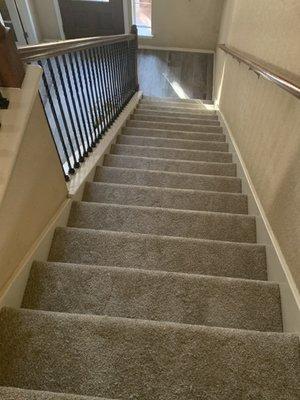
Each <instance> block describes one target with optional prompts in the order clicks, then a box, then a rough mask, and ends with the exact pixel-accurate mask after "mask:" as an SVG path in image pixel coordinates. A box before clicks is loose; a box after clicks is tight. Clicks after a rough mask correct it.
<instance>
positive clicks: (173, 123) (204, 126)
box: [126, 119, 222, 133]
mask: <svg viewBox="0 0 300 400" xmlns="http://www.w3.org/2000/svg"><path fill="white" fill-rule="evenodd" d="M132 121H133V122H142V123H143V122H146V123H151V124H158V123H159V122H156V121H138V120H134V119H131V120H129V121H128V122H132ZM164 123H165V124H169V125H174V126H177V125H185V126H197V127H202V128H212V127H213V128H222V126H214V125H205V124H202V125H201V124H179V123H175V122H164ZM126 126H127V127H130V125H126ZM145 128H148V127H147V126H145ZM163 129H164V130H168V129H167V128H163ZM170 130H172V131H173V130H174V129H170ZM183 132H198V131H183ZM199 133H201V131H199ZM211 133H214V132H211Z"/></svg>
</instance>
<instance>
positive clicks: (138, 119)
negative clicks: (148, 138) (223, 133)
mask: <svg viewBox="0 0 300 400" xmlns="http://www.w3.org/2000/svg"><path fill="white" fill-rule="evenodd" d="M135 116H137V117H141V118H135ZM144 118H145V119H144ZM151 118H171V119H172V117H171V116H164V115H156V116H155V115H149V114H142V113H141V114H136V115H135V114H133V115H132V117H131V118H130V120H131V121H145V122H166V123H169V121H164V120H162V121H159V120H158V121H153V120H151ZM174 118H177V119H182V120H183V121H182V122H181V121H177V123H179V124H181V123H185V121H184V120H186V121H191V120H193V118H188V117H176V116H174ZM195 121H196V118H195ZM208 121H213V122H216V123H214V124H208V123H203V125H209V126H220V121H219V120H218V119H209V118H199V120H198V121H197V122H200V124H199V123H197V124H189V123H187V125H202V124H201V122H208ZM170 123H171V124H173V123H174V124H175V122H170Z"/></svg>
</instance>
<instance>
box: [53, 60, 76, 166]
mask: <svg viewBox="0 0 300 400" xmlns="http://www.w3.org/2000/svg"><path fill="white" fill-rule="evenodd" d="M47 66H48V69H49V72H50V75H51V79H52V83H53V87H54V91H55V94H56V98H57V102H58V107H59V109H60V112H61V117H62V121H63V125H64V128H65V132H66V135H67V139H68V144H69V146H70V150H71V153H72V156H73V159H74V167H75V168H79V166H80V163H79V159H78V158H77V157H76V153H75V149H74V146H73V142H72V138H71V135H70V132H69V126H68V122H67V120H66V116H65V113H64V109H63V105H62V100H61V96H60V93H59V89H58V86H57V82H56V78H55V74H54V71H53V67H52V61H51V59H47Z"/></svg>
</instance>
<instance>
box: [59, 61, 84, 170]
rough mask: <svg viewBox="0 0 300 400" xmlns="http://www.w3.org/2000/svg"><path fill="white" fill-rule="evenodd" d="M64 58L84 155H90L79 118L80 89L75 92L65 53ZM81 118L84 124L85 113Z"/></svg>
mask: <svg viewBox="0 0 300 400" xmlns="http://www.w3.org/2000/svg"><path fill="white" fill-rule="evenodd" d="M62 60H63V65H64V71H65V75H66V77H67V82H68V88H69V91H70V95H71V99H72V105H73V109H74V113H75V118H76V122H77V126H78V131H79V135H80V139H81V143H82V147H83V157H88V155H89V154H88V139H87V138H85V137H84V134H83V130H82V126H81V121H80V118H79V111H78V108H79V109H80V106H79V103H78V100H79V96H77V101H76V99H75V94H77V92H78V91H76V92H75V91H74V90H73V85H72V81H71V72H70V69H69V66H68V63H67V59H66V56H65V54H63V55H62ZM69 61H70V58H69ZM70 62H72V61H70ZM71 69H72V67H71ZM73 83H74V85H75V81H74V79H73ZM75 87H76V85H75ZM81 118H82V123H83V124H84V120H83V115H82V116H81ZM85 139H86V140H85ZM80 161H81V162H83V161H84V158H82V159H81V160H80Z"/></svg>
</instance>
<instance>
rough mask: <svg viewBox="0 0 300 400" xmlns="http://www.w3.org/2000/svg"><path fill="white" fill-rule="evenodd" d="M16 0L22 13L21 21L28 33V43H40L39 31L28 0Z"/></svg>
mask: <svg viewBox="0 0 300 400" xmlns="http://www.w3.org/2000/svg"><path fill="white" fill-rule="evenodd" d="M15 2H16V6H17V9H18V11H19V14H20V18H21V22H22V24H23V26H24V29H25V31H26V33H27V35H28V37H27V40H28V44H37V43H39V41H40V40H39V33H38V32H37V29H36V26H35V23H34V20H33V16H32V13H31V9H30V6H29V5H28V0H15Z"/></svg>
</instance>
